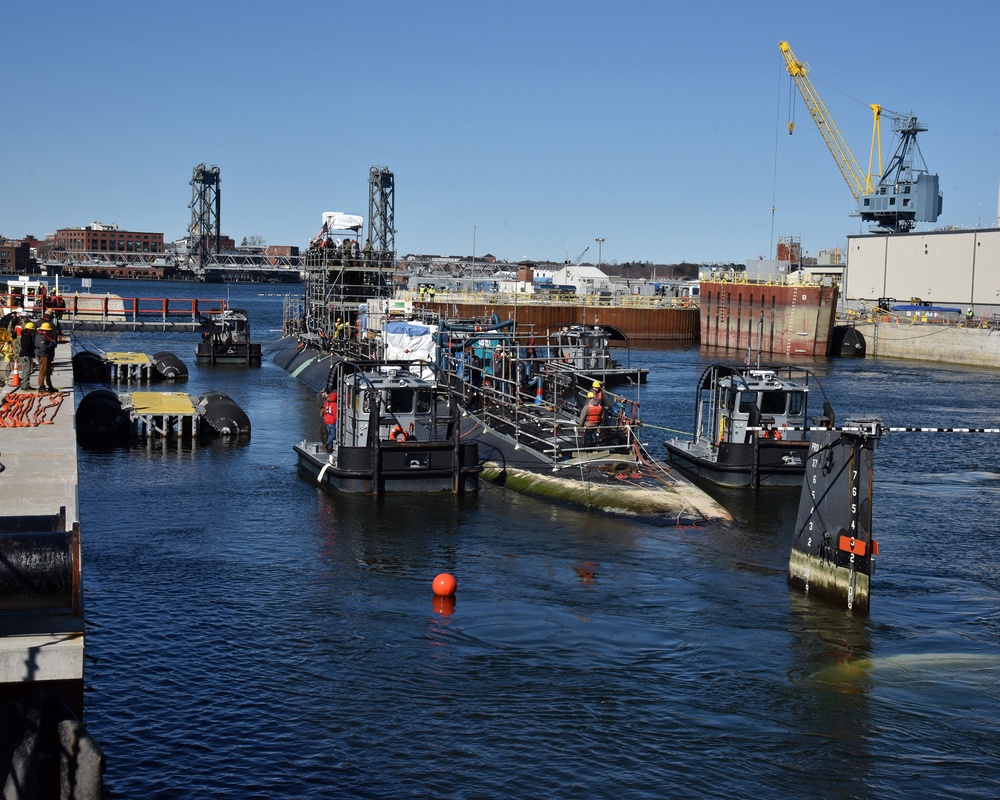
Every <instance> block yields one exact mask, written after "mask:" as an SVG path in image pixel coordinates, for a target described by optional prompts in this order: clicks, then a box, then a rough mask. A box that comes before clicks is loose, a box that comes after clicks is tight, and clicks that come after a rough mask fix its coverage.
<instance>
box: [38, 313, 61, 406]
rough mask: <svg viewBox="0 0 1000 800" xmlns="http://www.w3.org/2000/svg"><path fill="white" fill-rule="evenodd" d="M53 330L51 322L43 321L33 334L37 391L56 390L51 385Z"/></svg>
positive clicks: (53, 356)
mask: <svg viewBox="0 0 1000 800" xmlns="http://www.w3.org/2000/svg"><path fill="white" fill-rule="evenodd" d="M57 341H58V339H57V338H56V334H55V330H54V329H53V327H52V323H51V322H43V323H42V324H41V325H40V326H39V327H38V333H36V334H35V356H36V357H37V358H38V391H40V392H45V391H48V392H57V391H59V390H58V389H56V387H55V386H53V385H52V359H54V358H55V355H56V342H57Z"/></svg>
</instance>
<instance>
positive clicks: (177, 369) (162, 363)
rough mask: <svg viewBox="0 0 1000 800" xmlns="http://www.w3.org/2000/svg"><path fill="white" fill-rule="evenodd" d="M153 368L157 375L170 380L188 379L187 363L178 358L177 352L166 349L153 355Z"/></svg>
mask: <svg viewBox="0 0 1000 800" xmlns="http://www.w3.org/2000/svg"><path fill="white" fill-rule="evenodd" d="M153 369H155V370H156V375H157V377H159V378H161V379H163V380H168V381H186V380H187V379H188V368H187V365H186V364H185V363H184V362H183V361H181V360H180V358H178V356H177V354H176V353H171V352H169V351H167V350H164V351H162V352H160V353H155V354H154V355H153Z"/></svg>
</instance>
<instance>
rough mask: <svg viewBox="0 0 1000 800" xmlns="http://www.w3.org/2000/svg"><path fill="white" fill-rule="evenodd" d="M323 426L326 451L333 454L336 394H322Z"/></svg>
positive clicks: (335, 437) (335, 438)
mask: <svg viewBox="0 0 1000 800" xmlns="http://www.w3.org/2000/svg"><path fill="white" fill-rule="evenodd" d="M323 424H324V425H326V449H327V451H328V452H331V453H332V452H333V445H334V444H335V443H336V441H337V393H336V392H330V393H329V394H327V393H326V392H323Z"/></svg>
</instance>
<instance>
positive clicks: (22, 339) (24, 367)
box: [17, 319, 35, 391]
mask: <svg viewBox="0 0 1000 800" xmlns="http://www.w3.org/2000/svg"><path fill="white" fill-rule="evenodd" d="M17 339H18V343H19V345H20V347H19V349H18V359H19V361H18V369H20V370H21V388H22V389H24V390H25V391H31V373H32V370H33V369H34V366H35V323H34V322H32V321H31V320H30V319H29V320H28V321H27V322H25V323H24V325H23V326H22V327H21V335H20V336H18V337H17Z"/></svg>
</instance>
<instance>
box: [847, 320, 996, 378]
mask: <svg viewBox="0 0 1000 800" xmlns="http://www.w3.org/2000/svg"><path fill="white" fill-rule="evenodd" d="M857 329H858V331H859V332H860V333H861V334H862V335H864V337H865V340H866V342H867V345H868V354H869V355H873V356H878V357H880V358H881V357H887V358H906V359H914V360H918V361H936V362H940V363H943V364H966V365H968V366H974V367H998V368H1000V331H997V330H993V329H990V328H957V327H955V326H953V325H934V324H908V323H906V322H899V323H895V322H859V323H858V324H857Z"/></svg>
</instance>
